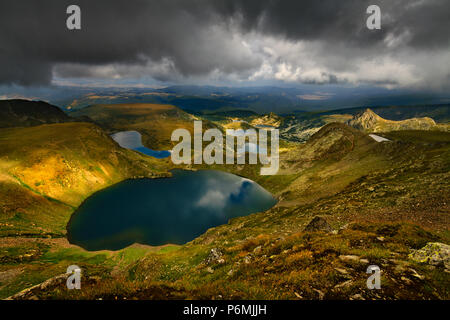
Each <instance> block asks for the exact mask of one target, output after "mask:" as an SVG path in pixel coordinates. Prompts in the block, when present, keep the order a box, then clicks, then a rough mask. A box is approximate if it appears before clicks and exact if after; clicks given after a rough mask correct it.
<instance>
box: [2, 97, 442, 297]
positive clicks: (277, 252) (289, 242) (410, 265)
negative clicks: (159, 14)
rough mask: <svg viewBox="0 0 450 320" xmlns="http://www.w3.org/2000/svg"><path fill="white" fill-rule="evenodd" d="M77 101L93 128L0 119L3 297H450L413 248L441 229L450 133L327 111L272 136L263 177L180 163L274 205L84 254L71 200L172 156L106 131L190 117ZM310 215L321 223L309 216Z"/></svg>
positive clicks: (159, 166)
mask: <svg viewBox="0 0 450 320" xmlns="http://www.w3.org/2000/svg"><path fill="white" fill-rule="evenodd" d="M86 110H87V111H88V112H86V114H77V115H86V116H89V117H90V118H92V119H93V121H95V122H96V123H98V124H99V125H100V126H101V127H99V126H97V125H96V124H93V123H78V122H75V123H61V124H45V125H39V126H33V127H29V128H4V129H0V191H1V194H2V195H3V197H2V198H1V199H0V213H1V215H0V225H1V229H0V230H1V234H0V261H1V262H2V264H1V266H0V296H1V297H8V296H10V295H12V294H15V293H17V292H19V291H20V290H22V289H25V288H28V287H32V286H33V285H36V284H39V283H42V282H43V281H44V280H47V279H49V280H48V281H47V282H46V283H45V285H43V286H37V287H33V289H31V290H29V291H26V292H25V293H22V294H19V295H18V296H15V297H14V298H15V299H36V298H41V299H67V298H71V299H100V298H101V299H127V300H129V299H155V298H157V299H192V298H195V299H242V298H247V299H448V297H450V292H449V288H448V285H447V283H448V282H449V280H450V278H449V277H450V273H448V271H446V266H445V265H430V264H427V263H421V262H417V261H415V260H413V259H411V257H410V253H411V252H413V250H418V249H420V248H422V247H424V246H425V245H426V244H427V243H429V242H441V243H449V241H450V238H449V233H448V229H449V226H450V225H449V224H450V220H449V219H448V217H449V213H450V209H449V205H448V204H449V203H450V198H449V194H448V192H446V191H447V190H448V189H449V187H450V186H449V181H450V176H449V175H450V173H449V172H450V170H449V168H450V162H449V161H450V133H449V132H443V131H436V130H432V131H430V130H428V131H427V130H402V131H390V132H384V133H383V136H384V137H386V138H387V139H389V140H390V141H387V142H376V141H375V140H373V139H372V138H370V137H369V136H368V135H367V133H366V132H364V131H362V130H358V129H355V128H352V127H350V126H348V125H346V124H345V123H342V122H345V121H347V120H348V118H347V119H346V120H345V121H344V117H342V115H338V116H336V117H333V116H331V117H330V115H328V117H329V118H328V121H330V122H329V123H328V124H326V125H321V126H320V127H319V129H317V131H316V132H315V133H314V134H313V135H312V136H311V138H310V139H308V140H307V142H306V143H297V142H293V141H286V140H282V141H281V142H280V170H279V172H278V174H277V175H274V176H260V175H259V170H258V169H259V167H258V166H243V165H224V166H211V167H208V166H205V165H203V166H195V165H194V166H192V167H190V168H189V169H206V168H209V169H213V168H214V169H220V170H225V171H229V172H232V173H235V174H238V175H240V176H243V177H247V178H250V179H252V180H254V181H256V182H258V183H259V184H260V185H261V186H263V187H264V188H266V189H267V190H269V191H270V192H271V193H272V194H273V195H275V196H276V197H277V199H278V204H277V205H276V206H275V207H273V208H271V209H269V210H267V211H265V212H260V213H255V214H252V215H249V216H245V217H239V218H235V219H232V220H230V221H229V222H228V224H224V225H221V226H217V227H214V228H211V229H209V230H208V231H207V232H206V233H204V234H203V235H201V236H199V237H198V238H196V239H194V240H193V241H191V242H189V243H186V244H184V245H181V246H174V245H168V246H163V247H148V246H142V245H133V246H131V247H128V248H125V249H123V250H119V251H114V252H112V251H97V252H87V251H85V250H84V249H82V248H80V247H77V246H74V245H70V244H69V243H68V242H67V239H65V237H64V236H65V226H66V224H67V221H68V219H69V218H70V215H71V213H72V212H73V211H74V209H75V207H76V206H78V205H79V204H80V203H81V202H82V201H83V200H84V199H85V198H86V197H87V196H89V195H90V194H92V193H93V192H95V191H96V190H100V189H102V188H105V187H106V186H109V185H111V184H113V183H116V182H118V181H121V180H124V179H127V178H133V177H141V176H147V177H161V176H166V175H167V170H168V169H170V168H171V167H172V166H171V165H170V162H169V161H170V160H167V159H166V160H164V159H159V160H157V159H152V158H150V157H145V156H143V155H141V154H138V153H136V152H133V151H130V150H125V149H122V148H120V147H119V146H118V145H117V144H116V143H115V142H114V141H113V140H112V139H111V138H110V137H109V136H108V132H112V131H114V130H132V129H134V130H139V131H144V130H149V131H147V132H148V133H147V134H148V138H147V139H149V140H147V146H149V147H152V146H155V147H158V146H162V147H165V146H167V145H168V143H167V141H166V140H165V139H167V136H169V137H170V132H171V130H172V128H175V127H177V126H179V125H183V126H184V125H187V124H188V123H190V124H192V117H191V116H190V115H188V114H185V113H184V112H183V111H181V110H179V109H177V108H176V107H172V106H161V105H157V106H155V105H147V104H145V105H119V106H114V105H106V106H92V107H88V108H86ZM80 112H81V111H80ZM77 113H78V111H77ZM262 118H263V119H266V118H265V117H264V116H263V117H262ZM271 119H278V117H275V116H272V117H268V118H267V119H266V120H271ZM331 119H340V120H342V121H341V123H336V122H333V121H332V120H331ZM281 121H282V122H283V121H285V119H281ZM212 125H213V124H212ZM282 126H283V124H282ZM102 128H104V129H106V130H108V131H105V130H104V129H102ZM152 139H155V140H154V141H155V143H154V144H150V142H152V141H153V140H152ZM156 139H161V140H156ZM144 143H145V141H144ZM314 219H315V220H316V221H317V219H319V220H320V221H322V222H321V224H322V225H323V226H325V227H323V228H315V227H312V226H310V224H311V221H314ZM324 221H325V222H324ZM74 261H76V263H77V265H79V266H80V267H81V268H82V269H83V272H84V273H83V290H71V291H68V290H65V287H64V286H65V282H64V281H60V280H61V279H63V278H61V277H59V278H58V275H61V274H63V273H64V272H65V270H66V268H67V266H68V265H70V264H73V262H74ZM370 264H376V265H378V266H380V267H381V268H382V270H383V273H382V290H367V288H366V280H367V273H366V269H367V266H368V265H370ZM58 279H59V280H58Z"/></svg>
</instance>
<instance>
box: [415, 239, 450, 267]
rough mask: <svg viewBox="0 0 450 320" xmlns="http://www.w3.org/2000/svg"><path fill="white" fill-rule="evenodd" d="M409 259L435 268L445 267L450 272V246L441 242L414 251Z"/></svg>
mask: <svg viewBox="0 0 450 320" xmlns="http://www.w3.org/2000/svg"><path fill="white" fill-rule="evenodd" d="M409 257H410V258H411V259H412V260H414V261H417V262H421V263H428V264H431V265H433V266H439V265H441V266H442V265H443V266H445V268H446V269H448V270H450V246H449V245H447V244H445V243H440V242H428V243H427V245H426V246H425V247H423V248H422V249H419V250H413V252H412V253H411V254H410V255H409Z"/></svg>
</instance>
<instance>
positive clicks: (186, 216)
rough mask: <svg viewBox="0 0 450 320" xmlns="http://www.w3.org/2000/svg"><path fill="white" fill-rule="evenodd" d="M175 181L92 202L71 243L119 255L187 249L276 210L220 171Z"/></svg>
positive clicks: (247, 183) (143, 182)
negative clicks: (210, 232) (131, 249)
mask: <svg viewBox="0 0 450 320" xmlns="http://www.w3.org/2000/svg"><path fill="white" fill-rule="evenodd" d="M173 174H174V176H173V177H172V178H165V179H137V180H127V181H123V182H121V183H118V184H116V185H114V186H111V187H109V188H107V189H104V190H102V191H99V192H97V193H95V194H94V195H92V196H91V197H89V198H88V199H87V200H86V201H85V202H84V203H83V204H82V205H81V206H80V207H79V208H78V209H77V210H76V212H75V213H74V214H73V216H72V218H71V221H70V222H69V224H68V226H67V230H68V238H69V241H70V242H71V243H74V244H77V245H79V246H81V247H83V248H85V249H87V250H101V249H110V250H118V249H121V248H124V247H126V246H128V245H130V244H133V243H135V242H138V243H142V244H149V245H163V244H168V243H172V244H183V243H186V242H188V241H191V240H193V239H194V238H196V237H198V236H199V235H201V234H202V233H204V232H205V231H206V230H207V229H209V228H211V227H214V226H218V225H221V224H224V223H227V222H228V220H229V219H230V218H234V217H238V216H245V215H248V214H251V213H255V212H260V211H265V210H267V209H269V208H271V207H272V206H273V205H275V203H276V200H275V199H274V198H273V197H272V195H271V194H270V193H269V192H267V191H266V190H265V189H263V188H262V187H261V186H260V185H258V184H257V183H255V182H253V181H251V180H248V179H244V178H241V177H238V176H236V175H233V174H229V173H224V172H221V171H214V170H201V171H196V172H191V171H182V170H175V171H173Z"/></svg>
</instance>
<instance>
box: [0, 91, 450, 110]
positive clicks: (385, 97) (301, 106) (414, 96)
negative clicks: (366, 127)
mask: <svg viewBox="0 0 450 320" xmlns="http://www.w3.org/2000/svg"><path fill="white" fill-rule="evenodd" d="M1 90H2V89H1V88H0V97H3V99H5V98H13V99H16V98H19V97H21V98H24V97H28V98H29V99H33V100H36V99H39V100H44V101H47V102H49V103H51V104H53V105H57V106H59V107H60V108H62V109H64V110H66V109H67V110H73V109H79V108H84V107H86V106H89V105H94V104H117V103H156V104H171V105H174V106H176V107H179V108H181V109H183V110H185V111H189V112H191V113H192V112H210V111H228V110H235V109H240V110H250V111H255V112H258V113H268V112H275V113H277V114H280V113H292V112H294V111H302V112H304V111H308V112H309V111H319V110H320V111H324V110H334V109H342V108H353V107H358V106H366V107H367V106H371V107H372V106H410V105H437V104H449V103H450V94H448V93H430V92H417V91H414V92H412V91H408V90H402V89H396V90H388V89H385V88H368V87H346V86H334V85H323V86H319V87H318V86H317V85H301V86H296V87H275V86H255V87H224V86H222V87H216V86H194V85H190V86H187V85H180V86H169V87H164V88H129V87H126V88H119V87H117V88H102V87H77V86H56V87H54V88H48V89H45V90H44V89H40V90H38V89H31V88H30V89H26V90H25V89H14V88H13V89H10V90H9V91H5V90H3V91H1ZM376 112H377V111H376ZM380 115H381V116H385V115H383V114H381V113H380Z"/></svg>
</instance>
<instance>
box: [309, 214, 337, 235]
mask: <svg viewBox="0 0 450 320" xmlns="http://www.w3.org/2000/svg"><path fill="white" fill-rule="evenodd" d="M332 230H333V229H331V226H330V225H329V224H328V222H327V220H325V219H324V218H322V217H314V218H313V219H312V220H311V222H310V223H308V225H307V226H306V227H305V229H304V231H324V232H331V231H332Z"/></svg>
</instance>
